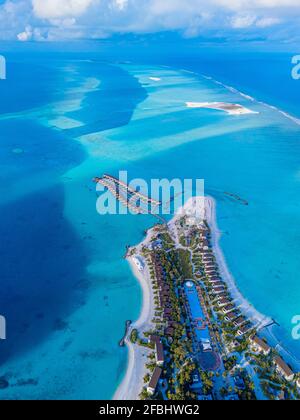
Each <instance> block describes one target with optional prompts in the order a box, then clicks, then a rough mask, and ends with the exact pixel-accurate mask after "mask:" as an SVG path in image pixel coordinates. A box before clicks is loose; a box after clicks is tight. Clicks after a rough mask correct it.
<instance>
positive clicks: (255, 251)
mask: <svg viewBox="0 0 300 420" xmlns="http://www.w3.org/2000/svg"><path fill="white" fill-rule="evenodd" d="M112 45H113V44H112V43H109V44H108V45H103V46H101V45H100V46H99V48H98V47H97V46H96V47H94V48H92V49H90V45H89V46H87V48H86V49H85V48H84V45H80V48H79V47H78V50H79V51H80V52H79V51H76V48H73V51H69V52H65V53H62V50H63V47H62V46H60V51H58V52H55V50H54V48H53V49H52V50H51V51H50V49H49V51H47V48H48V47H43V48H44V50H43V49H42V48H41V47H39V50H40V51H39V52H37V51H35V50H34V47H30V48H28V50H26V51H22V50H21V49H20V48H19V47H18V48H15V49H13V48H10V47H5V48H6V49H5V52H6V55H7V60H8V70H7V74H8V79H7V80H6V81H0V92H1V100H0V139H1V147H0V166H1V172H0V180H1V183H0V193H1V195H0V237H1V241H0V262H1V264H0V287H1V293H0V314H2V315H5V317H6V319H7V340H6V341H1V342H0V377H4V378H6V380H7V381H8V383H9V386H8V387H7V388H6V389H3V390H0V399H109V398H111V397H112V396H113V394H114V392H115V390H116V388H117V386H118V384H119V383H120V382H121V381H122V378H123V376H124V373H125V370H126V364H127V352H126V350H125V349H121V348H120V347H119V346H118V342H119V340H120V338H121V337H122V336H123V333H124V328H125V321H126V320H134V319H136V318H137V317H138V315H139V312H140V308H141V303H142V295H141V291H140V288H139V285H138V283H137V281H136V280H135V278H134V277H133V275H132V274H131V272H130V269H129V267H128V265H127V263H126V262H125V261H124V260H123V255H124V252H125V247H126V245H128V244H131V245H134V244H135V243H138V242H140V241H141V240H142V238H143V235H144V231H145V229H146V228H148V227H150V226H151V225H152V224H153V223H154V220H153V219H152V218H151V217H146V216H139V217H136V216H132V215H127V216H100V215H98V214H97V212H96V200H97V194H96V191H95V186H94V185H93V183H92V178H93V177H94V176H97V175H98V176H100V175H102V174H103V173H104V172H108V173H112V174H114V175H118V171H119V170H127V171H128V173H129V176H130V177H131V178H143V179H146V180H149V181H150V180H151V179H152V178H165V177H166V178H170V179H173V178H180V179H184V178H200V179H205V183H206V193H207V194H210V195H212V196H213V197H215V198H216V200H217V206H218V207H217V217H218V224H219V226H220V228H221V230H222V231H223V237H222V242H221V245H222V248H223V250H224V254H225V256H226V259H227V262H228V265H229V268H230V270H231V271H232V273H233V275H234V277H235V279H236V282H237V285H238V287H239V288H240V290H241V292H242V293H243V294H244V295H245V297H246V298H247V299H248V300H249V301H250V302H251V303H252V304H253V305H254V306H255V307H256V308H257V309H258V310H259V311H260V312H262V313H263V314H265V315H267V316H269V317H272V318H274V319H275V320H276V321H277V322H278V323H279V324H280V326H281V327H280V328H278V331H277V332H276V334H277V336H278V338H279V340H282V341H283V342H284V343H285V345H286V346H287V348H288V349H289V350H291V351H292V352H293V353H294V354H295V355H296V357H298V358H299V359H300V343H299V342H297V341H294V340H292V339H291V329H292V324H291V319H292V317H293V316H294V315H296V314H300V307H299V302H300V286H299V280H298V273H299V272H300V261H299V253H300V202H299V196H300V143H299V140H300V125H298V124H297V123H296V121H294V120H293V119H291V118H288V117H287V116H285V115H283V114H282V113H280V112H279V110H282V111H285V112H287V113H289V114H290V115H291V116H293V117H298V118H300V109H299V106H298V104H299V100H298V98H299V97H300V81H298V82H297V81H294V80H293V79H292V78H291V74H290V72H291V64H290V62H291V56H292V54H291V53H278V52H268V53H262V52H259V53H254V52H253V51H247V50H245V49H240V50H238V51H229V50H228V51H223V50H222V49H218V50H217V52H216V51H215V53H214V52H213V51H211V50H210V49H207V47H205V48H201V47H200V46H199V48H194V47H193V48H191V49H186V50H182V54H180V51H178V50H177V51H176V49H174V47H173V48H172V49H171V50H170V51H169V47H168V45H166V46H160V48H159V49H158V50H157V51H156V52H155V49H151V48H149V53H148V54H147V51H148V50H147V48H146V47H148V45H143V48H142V47H141V45H138V46H133V47H128V49H127V46H126V45H125V46H124V45H122V43H116V44H115V45H113V47H114V48H112ZM141 51H142V52H141ZM220 51H221V52H220ZM187 71H188V72H187ZM202 75H206V76H210V77H212V78H213V79H212V80H210V79H207V78H203V77H202ZM153 77H154V78H158V79H159V81H153V80H152V79H151V78H153ZM217 82H222V84H220V83H217ZM232 88H235V89H237V90H238V91H241V92H242V93H243V94H247V95H251V97H253V98H254V99H252V100H250V99H247V98H246V97H245V96H241V95H240V94H239V92H238V91H236V90H234V89H232ZM187 101H191V102H193V101H194V102H207V101H210V102H213V101H224V102H225V101H226V102H235V103H240V104H242V105H244V106H246V107H248V108H250V109H252V110H254V111H257V112H258V114H249V115H244V116H239V117H236V116H229V115H226V114H223V113H222V112H219V111H213V110H204V109H187V108H186V106H185V102H187ZM267 104H268V105H271V106H273V108H270V106H268V105H267ZM274 107H277V108H278V109H276V108H274ZM225 192H230V193H233V194H238V195H239V196H241V197H242V198H244V199H245V200H247V201H248V202H249V206H247V207H246V206H242V205H241V204H240V203H239V202H237V201H234V200H231V199H229V197H228V196H227V195H226V194H225Z"/></svg>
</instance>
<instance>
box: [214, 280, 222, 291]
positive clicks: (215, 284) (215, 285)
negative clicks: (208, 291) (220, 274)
mask: <svg viewBox="0 0 300 420" xmlns="http://www.w3.org/2000/svg"><path fill="white" fill-rule="evenodd" d="M218 287H224V283H223V282H222V281H218V282H215V283H214V284H213V285H212V288H213V289H217V288H218Z"/></svg>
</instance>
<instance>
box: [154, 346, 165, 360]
mask: <svg viewBox="0 0 300 420" xmlns="http://www.w3.org/2000/svg"><path fill="white" fill-rule="evenodd" d="M155 358H156V363H157V364H158V366H163V364H164V363H165V356H164V346H163V345H162V342H161V341H157V342H156V344H155Z"/></svg>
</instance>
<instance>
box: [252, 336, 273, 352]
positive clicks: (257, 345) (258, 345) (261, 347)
mask: <svg viewBox="0 0 300 420" xmlns="http://www.w3.org/2000/svg"><path fill="white" fill-rule="evenodd" d="M250 343H251V347H252V348H253V350H254V351H257V352H260V353H263V354H264V355H265V356H267V355H268V354H270V352H271V347H270V346H269V345H268V343H266V342H265V341H263V340H262V339H261V338H259V337H258V336H257V335H256V336H254V337H252V338H251V339H250Z"/></svg>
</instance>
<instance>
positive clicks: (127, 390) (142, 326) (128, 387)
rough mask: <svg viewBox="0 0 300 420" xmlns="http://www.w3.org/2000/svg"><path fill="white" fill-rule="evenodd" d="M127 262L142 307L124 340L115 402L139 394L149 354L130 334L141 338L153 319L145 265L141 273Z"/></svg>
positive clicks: (147, 242)
mask: <svg viewBox="0 0 300 420" xmlns="http://www.w3.org/2000/svg"><path fill="white" fill-rule="evenodd" d="M153 234H154V232H153V230H152V229H150V230H149V231H148V233H147V237H146V239H145V240H144V241H143V242H142V243H141V244H139V245H138V246H137V247H136V254H135V255H138V253H139V250H140V249H141V248H142V247H143V246H145V245H147V244H149V243H150V241H151V239H152V235H153ZM127 261H128V262H129V264H130V267H131V270H132V272H133V274H134V275H135V277H136V278H137V280H138V281H139V283H140V286H141V288H142V291H143V305H142V310H141V314H140V317H139V319H138V320H137V321H136V322H134V323H133V324H132V325H131V327H130V330H129V334H128V335H127V338H126V340H125V344H126V346H127V349H128V366H127V372H126V375H125V378H124V380H123V381H122V383H121V385H120V386H119V388H118V389H117V391H116V393H115V395H114V397H113V399H114V400H117V401H126V400H133V401H135V400H138V399H139V394H140V393H141V391H142V389H143V386H144V381H143V378H144V376H145V375H146V373H147V369H146V366H145V365H146V363H147V361H148V359H147V357H148V355H149V354H150V353H151V351H150V350H148V349H147V348H144V347H141V346H139V345H137V344H132V343H131V341H130V333H131V331H132V330H133V329H137V330H138V331H139V335H140V336H141V335H142V333H143V332H146V331H151V330H152V328H153V324H152V319H153V318H154V309H155V308H154V304H153V302H154V295H153V290H152V287H151V279H150V274H149V269H148V266H147V264H146V265H145V268H144V270H143V271H140V270H139V269H138V267H137V265H136V263H135V262H134V259H133V257H128V258H127Z"/></svg>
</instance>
